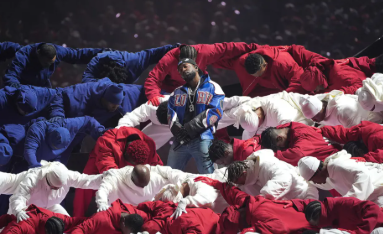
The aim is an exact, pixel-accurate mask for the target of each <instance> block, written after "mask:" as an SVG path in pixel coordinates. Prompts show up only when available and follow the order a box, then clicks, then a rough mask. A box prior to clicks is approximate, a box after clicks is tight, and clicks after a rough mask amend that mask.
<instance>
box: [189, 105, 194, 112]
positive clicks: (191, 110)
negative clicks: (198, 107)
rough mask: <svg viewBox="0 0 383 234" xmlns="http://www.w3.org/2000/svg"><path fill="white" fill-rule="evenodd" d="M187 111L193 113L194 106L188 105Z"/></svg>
mask: <svg viewBox="0 0 383 234" xmlns="http://www.w3.org/2000/svg"><path fill="white" fill-rule="evenodd" d="M189 111H190V112H193V111H194V105H193V104H190V106H189Z"/></svg>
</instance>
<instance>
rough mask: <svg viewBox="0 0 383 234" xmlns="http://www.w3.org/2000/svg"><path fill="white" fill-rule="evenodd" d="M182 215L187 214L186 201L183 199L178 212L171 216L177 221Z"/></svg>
mask: <svg viewBox="0 0 383 234" xmlns="http://www.w3.org/2000/svg"><path fill="white" fill-rule="evenodd" d="M182 213H187V211H186V201H185V200H183V199H182V200H181V201H180V202H178V206H177V208H176V210H175V211H174V213H173V214H172V215H171V216H170V218H172V217H174V219H177V218H178V217H180V216H181V215H182Z"/></svg>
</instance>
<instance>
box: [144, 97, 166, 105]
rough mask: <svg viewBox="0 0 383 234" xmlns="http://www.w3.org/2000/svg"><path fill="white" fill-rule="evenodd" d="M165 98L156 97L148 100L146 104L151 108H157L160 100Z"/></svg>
mask: <svg viewBox="0 0 383 234" xmlns="http://www.w3.org/2000/svg"><path fill="white" fill-rule="evenodd" d="M162 97H165V96H164V95H158V96H155V97H154V98H152V99H150V100H149V101H148V102H147V104H148V105H149V104H152V105H153V106H159V105H160V104H161V101H160V98H162Z"/></svg>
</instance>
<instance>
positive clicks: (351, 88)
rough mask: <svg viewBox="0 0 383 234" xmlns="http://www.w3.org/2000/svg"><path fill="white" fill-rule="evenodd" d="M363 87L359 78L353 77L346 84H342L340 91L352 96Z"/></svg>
mask: <svg viewBox="0 0 383 234" xmlns="http://www.w3.org/2000/svg"><path fill="white" fill-rule="evenodd" d="M362 86H363V82H362V80H361V79H360V78H359V77H353V78H352V79H351V80H350V82H349V83H348V84H344V85H343V87H342V88H340V89H339V90H340V91H343V93H344V94H352V95H354V94H355V92H356V91H357V90H358V89H359V88H361V87H362Z"/></svg>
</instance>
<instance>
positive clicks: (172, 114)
mask: <svg viewBox="0 0 383 234" xmlns="http://www.w3.org/2000/svg"><path fill="white" fill-rule="evenodd" d="M175 122H179V120H178V116H177V112H176V111H175V105H174V92H173V93H172V94H171V95H170V97H169V101H168V123H169V127H170V128H172V126H173V124H174V123H175Z"/></svg>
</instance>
